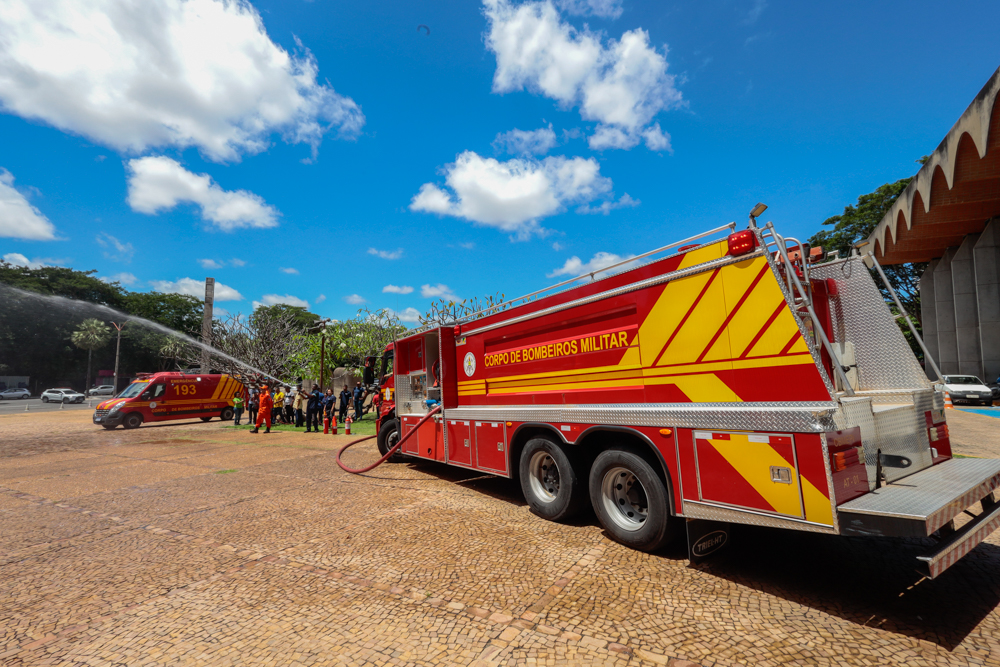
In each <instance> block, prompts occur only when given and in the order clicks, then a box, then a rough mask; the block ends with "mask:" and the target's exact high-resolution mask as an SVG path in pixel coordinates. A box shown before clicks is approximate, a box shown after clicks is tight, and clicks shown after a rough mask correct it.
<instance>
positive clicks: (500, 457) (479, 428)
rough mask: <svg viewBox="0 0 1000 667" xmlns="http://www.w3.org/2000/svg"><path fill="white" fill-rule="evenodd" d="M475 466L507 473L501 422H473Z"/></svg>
mask: <svg viewBox="0 0 1000 667" xmlns="http://www.w3.org/2000/svg"><path fill="white" fill-rule="evenodd" d="M475 424H476V427H475V428H476V467H477V468H478V469H480V470H486V471H489V472H498V473H501V474H504V475H506V474H507V441H506V438H505V437H504V436H505V434H504V431H505V430H506V429H505V427H504V423H503V422H475Z"/></svg>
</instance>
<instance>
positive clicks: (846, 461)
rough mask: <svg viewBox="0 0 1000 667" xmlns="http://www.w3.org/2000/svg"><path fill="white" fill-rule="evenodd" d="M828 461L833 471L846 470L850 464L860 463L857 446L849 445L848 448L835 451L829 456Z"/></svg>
mask: <svg viewBox="0 0 1000 667" xmlns="http://www.w3.org/2000/svg"><path fill="white" fill-rule="evenodd" d="M830 463H831V464H832V466H833V472H840V471H841V470H846V469H847V468H850V467H851V466H852V465H856V464H858V463H861V457H860V456H859V455H858V448H857V447H851V448H850V449H845V450H844V451H842V452H836V453H835V454H833V455H832V456H831V457H830Z"/></svg>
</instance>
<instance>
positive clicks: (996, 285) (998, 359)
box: [972, 218, 1000, 382]
mask: <svg viewBox="0 0 1000 667" xmlns="http://www.w3.org/2000/svg"><path fill="white" fill-rule="evenodd" d="M972 254H973V257H974V259H975V267H976V306H977V309H978V311H979V349H980V353H981V356H982V368H983V370H982V373H983V376H984V377H982V379H983V381H985V382H993V381H995V380H996V379H997V377H1000V219H997V218H994V219H993V220H991V221H990V222H988V223H987V224H986V228H985V229H984V230H983V233H982V234H980V236H979V240H978V241H976V245H975V247H974V248H973V251H972Z"/></svg>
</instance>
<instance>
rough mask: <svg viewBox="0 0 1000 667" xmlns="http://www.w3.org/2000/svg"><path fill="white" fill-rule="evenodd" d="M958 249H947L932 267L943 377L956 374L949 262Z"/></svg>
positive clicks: (939, 360) (955, 344)
mask: <svg viewBox="0 0 1000 667" xmlns="http://www.w3.org/2000/svg"><path fill="white" fill-rule="evenodd" d="M956 250H958V248H948V249H947V250H946V251H945V253H944V257H942V258H941V259H939V260H938V264H937V266H935V267H934V306H935V310H936V312H935V316H936V317H935V320H936V321H937V332H938V350H939V351H940V352H939V353H940V355H941V356H940V358H938V365H940V366H941V372H942V373H944V374H945V375H947V374H949V373H952V374H957V373H958V341H957V339H956V337H955V293H954V291H953V289H952V284H951V260H952V258H953V257H954V256H955V251H956Z"/></svg>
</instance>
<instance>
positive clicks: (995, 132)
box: [868, 68, 1000, 264]
mask: <svg viewBox="0 0 1000 667" xmlns="http://www.w3.org/2000/svg"><path fill="white" fill-rule="evenodd" d="M998 93H1000V68H998V69H997V70H996V71H995V72H994V73H993V76H992V77H990V80H989V81H987V82H986V85H985V86H983V89H982V90H981V91H979V94H978V95H977V96H976V99H974V100H973V101H972V104H970V105H969V107H968V108H967V109H966V110H965V113H963V114H962V117H961V118H959V119H958V122H957V123H955V125H954V126H953V127H952V128H951V130H950V131H949V132H948V134H947V135H945V137H944V139H943V140H942V141H941V143H940V144H939V145H938V147H937V149H936V150H935V151H934V153H932V154H931V156H930V159H929V160H928V161H927V163H926V164H924V165H923V166H922V167H921V168H920V171H918V172H917V175H916V177H915V178H914V179H913V180H912V181H911V182H910V184H909V185H908V186H907V188H906V190H904V191H903V193H902V194H901V195H900V196H899V199H897V200H896V203H895V204H893V206H892V208H891V209H889V212H888V213H886V215H885V217H884V218H882V221H881V222H880V223H879V224H878V226H877V227H876V228H875V231H874V232H872V234H871V236H869V237H868V242H869V243H870V244H874V247H875V256H876V257H877V258H878V260H879V262H881V263H883V264H901V263H904V262H927V261H930V260H932V259H935V258H938V257H941V256H943V255H944V253H945V251H946V250H947V249H948V248H950V247H955V246H958V245H960V244H961V243H962V240H963V239H964V238H965V236H966V234H978V233H980V232H982V231H983V228H984V227H985V226H986V223H987V222H988V221H989V220H990V219H991V218H993V217H994V216H1000V105H998V104H996V100H997V94H998ZM869 247H871V246H869Z"/></svg>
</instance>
